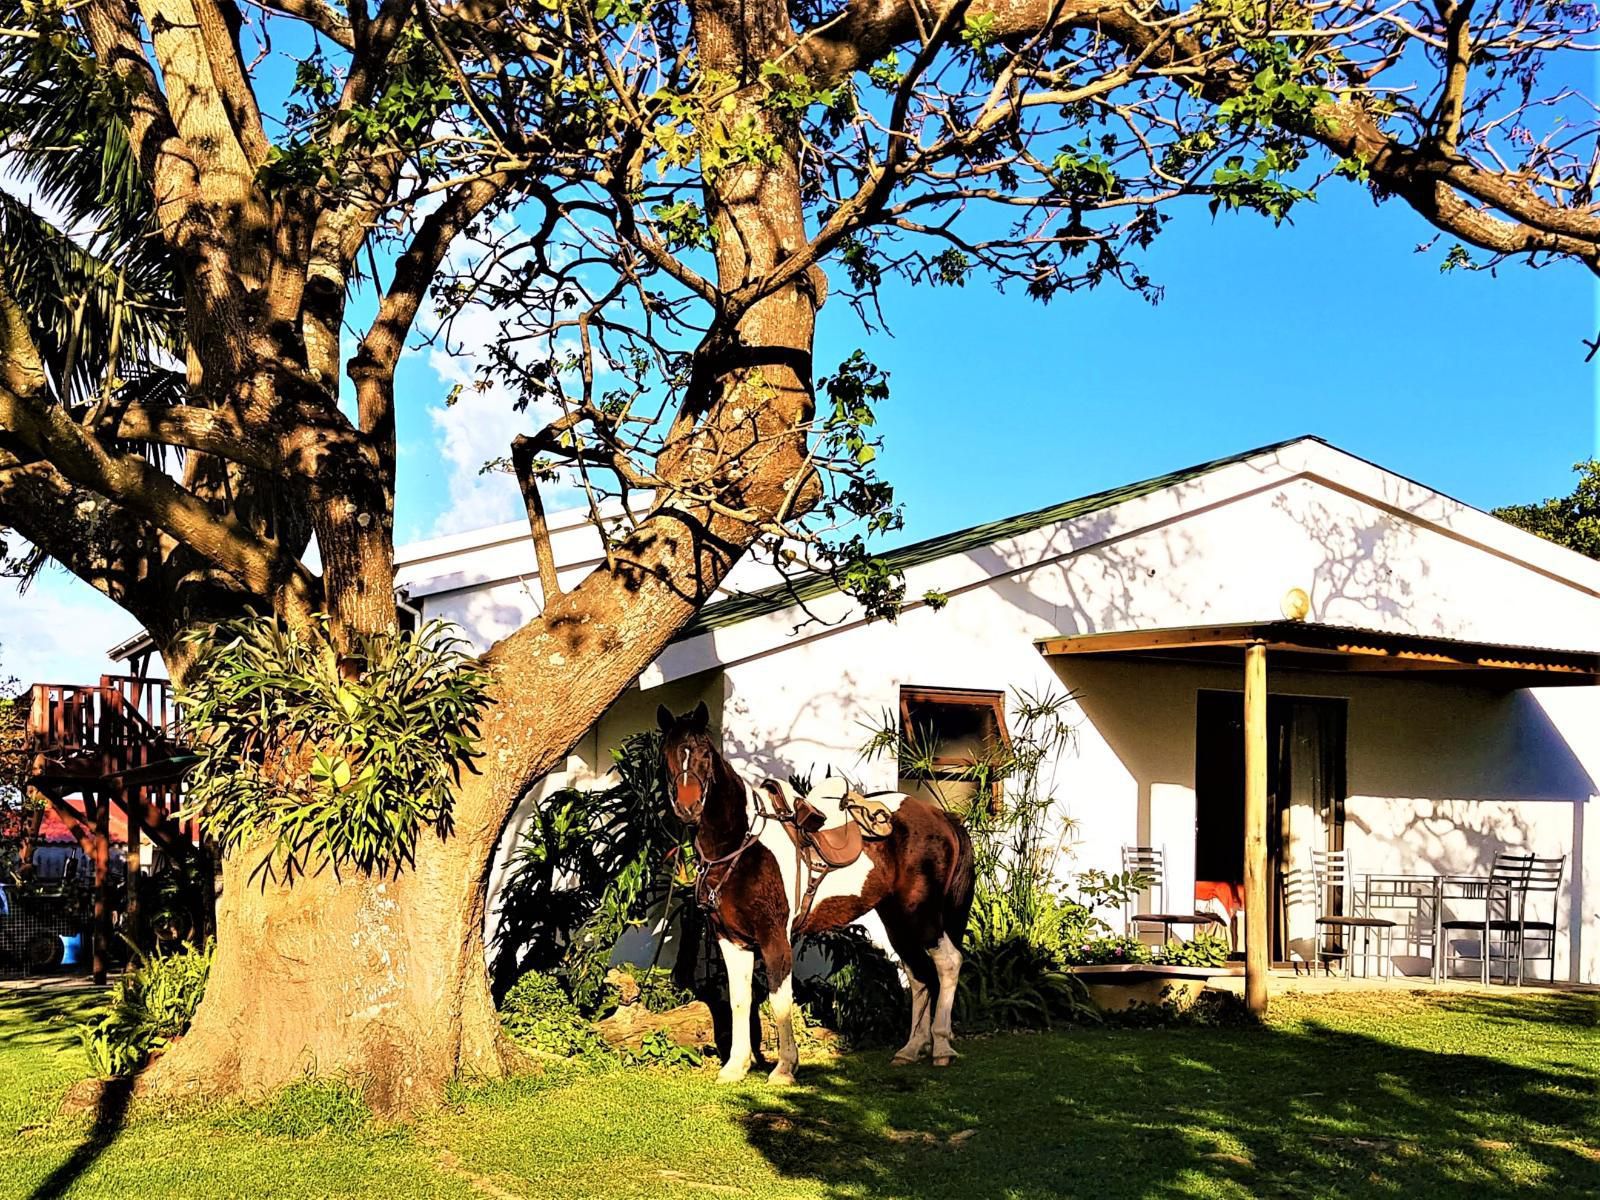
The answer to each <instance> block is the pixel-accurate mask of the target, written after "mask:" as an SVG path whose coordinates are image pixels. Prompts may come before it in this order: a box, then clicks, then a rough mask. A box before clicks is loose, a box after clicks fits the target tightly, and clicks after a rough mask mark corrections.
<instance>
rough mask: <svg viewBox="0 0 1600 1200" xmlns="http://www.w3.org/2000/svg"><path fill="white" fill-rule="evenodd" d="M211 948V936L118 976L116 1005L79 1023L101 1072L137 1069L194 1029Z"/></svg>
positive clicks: (113, 998) (81, 1037)
mask: <svg viewBox="0 0 1600 1200" xmlns="http://www.w3.org/2000/svg"><path fill="white" fill-rule="evenodd" d="M211 952H212V945H211V943H209V942H208V943H206V946H205V948H204V949H196V948H195V947H193V946H185V947H184V948H183V949H182V950H181V951H179V952H178V953H176V954H168V955H163V956H160V957H156V958H148V959H145V960H144V961H143V962H141V963H139V964H138V965H137V966H136V967H134V969H133V970H131V971H129V972H128V973H127V974H126V975H124V976H123V977H122V978H121V979H120V980H118V981H117V984H116V986H115V987H114V988H113V989H112V991H111V1007H110V1010H109V1011H108V1012H107V1013H106V1014H105V1015H104V1016H102V1017H100V1018H99V1019H98V1020H94V1021H87V1022H84V1023H83V1024H81V1025H79V1026H78V1038H79V1040H80V1041H81V1042H82V1043H83V1049H84V1053H85V1054H86V1055H87V1056H88V1059H89V1066H90V1068H91V1069H92V1070H93V1071H94V1073H95V1074H96V1075H98V1076H99V1077H100V1078H102V1079H112V1078H115V1077H116V1076H119V1075H131V1074H132V1073H133V1072H135V1071H137V1070H138V1069H139V1068H140V1067H142V1066H144V1064H145V1062H146V1060H148V1059H149V1057H150V1055H152V1054H154V1053H156V1052H157V1051H159V1050H161V1049H162V1048H163V1047H165V1046H166V1045H167V1043H168V1042H170V1041H172V1039H174V1038H177V1037H181V1036H182V1035H183V1034H184V1033H185V1032H186V1031H187V1030H188V1028H189V1022H190V1021H191V1020H193V1019H194V1013H195V1009H197V1008H198V1007H200V998H201V997H202V996H203V995H204V994H205V990H206V979H207V978H208V976H209V975H210V973H211Z"/></svg>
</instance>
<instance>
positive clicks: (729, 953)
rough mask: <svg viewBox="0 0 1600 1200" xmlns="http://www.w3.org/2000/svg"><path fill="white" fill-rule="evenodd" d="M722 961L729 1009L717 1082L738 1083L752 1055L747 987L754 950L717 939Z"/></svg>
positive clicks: (753, 961)
mask: <svg viewBox="0 0 1600 1200" xmlns="http://www.w3.org/2000/svg"><path fill="white" fill-rule="evenodd" d="M717 943H718V944H719V945H720V946H721V947H722V961H723V963H724V965H726V966H727V968H728V1003H729V1004H730V1006H731V1007H732V1008H733V1021H732V1025H731V1026H730V1029H731V1032H730V1035H729V1036H730V1041H729V1045H728V1061H727V1062H725V1063H724V1064H723V1065H722V1070H721V1071H719V1072H718V1073H717V1082H718V1083H738V1082H739V1080H741V1079H743V1078H744V1077H745V1075H747V1074H748V1073H749V1071H750V1064H751V1063H752V1062H753V1061H754V1060H755V1055H754V1054H753V1053H752V1051H751V1049H750V986H751V980H752V978H753V977H754V975H755V971H756V955H755V951H754V950H746V949H745V948H744V947H743V946H738V945H735V944H734V943H733V942H730V941H729V940H728V939H727V938H718V939H717Z"/></svg>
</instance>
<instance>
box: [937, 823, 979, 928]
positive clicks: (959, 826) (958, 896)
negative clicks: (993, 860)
mask: <svg viewBox="0 0 1600 1200" xmlns="http://www.w3.org/2000/svg"><path fill="white" fill-rule="evenodd" d="M946 819H947V820H948V821H949V822H950V824H951V825H952V826H954V828H955V835H956V853H955V857H954V858H953V859H952V860H951V862H950V873H949V874H948V875H947V876H946V877H945V881H944V932H945V933H947V934H949V935H950V940H951V941H952V942H954V943H955V944H956V946H958V947H959V946H960V945H961V942H962V939H963V938H965V937H966V935H967V918H968V917H970V916H971V915H972V889H973V885H974V881H975V867H974V858H973V852H972V835H971V834H970V833H968V832H967V826H966V824H965V822H962V821H958V820H956V819H955V818H954V817H950V816H948V815H947V816H946Z"/></svg>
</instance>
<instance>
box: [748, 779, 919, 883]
mask: <svg viewBox="0 0 1600 1200" xmlns="http://www.w3.org/2000/svg"><path fill="white" fill-rule="evenodd" d="M761 786H762V788H763V789H764V790H765V791H766V793H767V796H768V797H769V798H770V799H771V801H772V806H773V808H774V809H775V810H776V811H777V813H778V815H779V816H780V817H784V818H786V821H785V824H786V826H788V827H789V828H791V829H792V830H793V836H794V837H795V839H796V844H797V845H798V846H799V848H800V850H801V852H802V853H806V854H809V855H814V856H815V858H816V859H819V860H821V861H820V863H819V864H817V865H819V866H822V867H824V868H834V867H848V866H849V865H850V864H851V863H853V862H855V861H856V859H858V858H860V857H861V851H862V849H863V848H864V846H865V844H866V842H868V841H879V840H881V839H883V838H886V837H888V836H889V834H890V832H891V831H892V829H893V818H894V814H893V812H892V811H891V809H890V808H889V806H888V805H887V804H885V803H883V802H882V801H881V800H873V799H870V798H869V797H867V796H863V795H862V794H861V793H860V792H857V791H853V790H851V789H850V788H849V787H848V786H847V785H846V784H845V781H844V780H843V779H840V778H837V777H830V778H828V779H824V780H823V781H822V782H821V783H819V784H818V785H817V786H816V787H814V788H812V789H811V791H810V792H808V793H807V794H806V795H804V796H801V795H800V794H799V793H798V792H796V791H795V790H794V788H792V787H790V786H789V785H788V784H787V783H784V782H782V781H780V780H776V779H768V780H766V781H765V782H764V783H763V784H762V785H761Z"/></svg>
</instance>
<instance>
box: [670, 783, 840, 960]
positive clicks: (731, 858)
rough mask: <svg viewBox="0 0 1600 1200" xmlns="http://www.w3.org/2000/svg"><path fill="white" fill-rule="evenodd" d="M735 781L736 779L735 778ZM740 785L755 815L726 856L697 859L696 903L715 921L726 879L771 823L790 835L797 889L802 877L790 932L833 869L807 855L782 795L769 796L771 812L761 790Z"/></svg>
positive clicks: (795, 818) (793, 815)
mask: <svg viewBox="0 0 1600 1200" xmlns="http://www.w3.org/2000/svg"><path fill="white" fill-rule="evenodd" d="M734 778H735V779H738V776H735V777H734ZM739 783H740V784H741V785H742V786H743V787H744V790H745V794H746V795H747V796H753V797H754V799H755V816H754V818H753V819H752V820H751V821H750V830H749V832H748V833H747V834H746V835H745V838H744V841H742V842H740V843H739V845H738V846H737V847H736V848H735V849H734V850H732V851H730V852H729V853H727V854H722V855H718V856H717V857H716V858H702V859H701V860H700V865H699V867H698V868H697V870H696V871H695V881H694V898H695V903H696V904H698V905H699V906H700V907H701V908H702V909H703V910H704V911H705V912H706V913H707V914H708V916H709V917H710V918H711V919H712V920H716V919H717V905H718V903H719V901H720V900H721V898H722V889H723V888H724V887H725V886H727V883H728V880H729V879H730V878H732V876H733V871H734V868H735V867H736V866H738V863H739V859H740V858H742V857H743V856H744V853H745V851H747V850H749V849H750V847H751V846H754V845H755V844H756V843H757V842H759V841H760V840H761V832H762V831H763V830H764V829H765V828H766V823H767V822H768V821H772V822H775V823H776V824H778V825H780V826H782V827H783V831H784V832H785V833H786V834H788V835H789V840H790V841H791V842H792V843H793V844H794V861H795V876H796V878H795V883H796V885H797V887H798V885H799V883H800V877H801V876H802V875H803V876H804V878H805V891H804V893H800V892H799V891H798V890H797V892H796V894H795V896H794V899H793V901H792V908H791V913H792V916H791V918H790V922H789V926H790V928H791V929H793V928H795V927H796V926H798V925H801V924H804V923H805V919H806V918H807V917H808V916H810V915H811V907H812V903H813V902H814V901H815V899H816V895H817V889H818V888H819V887H820V886H821V884H822V881H823V879H825V878H826V877H827V876H828V875H829V874H831V873H832V872H833V871H834V870H835V869H836V868H835V867H834V866H833V865H832V864H830V863H827V862H824V861H822V860H821V859H819V858H818V857H817V856H816V855H815V854H808V853H807V852H806V839H805V836H804V834H803V833H802V832H801V829H800V823H799V819H798V814H796V813H794V812H792V811H791V810H790V808H789V806H788V805H787V804H786V803H784V801H783V798H782V794H781V793H779V794H778V795H776V796H773V797H772V809H771V810H769V809H768V808H767V806H766V804H765V802H764V801H763V797H764V796H765V795H766V789H765V788H764V787H751V786H750V785H749V784H747V783H745V781H744V780H742V779H739ZM695 851H696V853H697V854H698V853H699V851H700V838H699V834H698V832H697V833H696V835H695ZM719 870H720V871H721V875H720V876H719V877H718V878H717V879H716V880H715V881H713V879H712V873H713V872H715V871H719Z"/></svg>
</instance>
